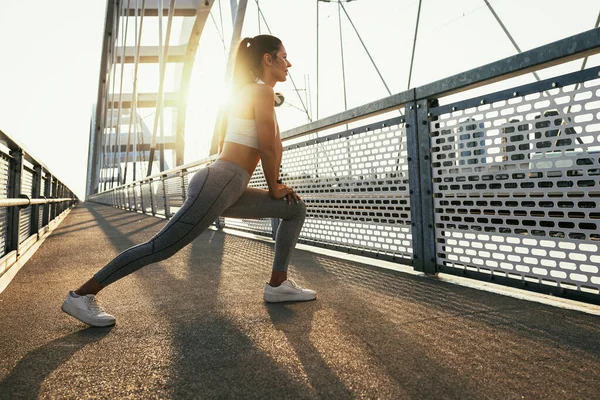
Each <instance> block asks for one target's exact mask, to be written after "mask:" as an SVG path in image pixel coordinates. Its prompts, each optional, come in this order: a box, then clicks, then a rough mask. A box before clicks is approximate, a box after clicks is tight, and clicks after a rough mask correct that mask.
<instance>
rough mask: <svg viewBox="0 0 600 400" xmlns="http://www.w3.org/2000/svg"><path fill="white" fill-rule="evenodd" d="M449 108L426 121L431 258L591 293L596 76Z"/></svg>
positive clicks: (598, 146)
mask: <svg viewBox="0 0 600 400" xmlns="http://www.w3.org/2000/svg"><path fill="white" fill-rule="evenodd" d="M594 76H598V75H597V74H596V75H594ZM554 86H557V85H556V84H555V85H554ZM451 109H454V111H449V112H445V113H443V114H441V115H439V119H438V120H437V121H434V122H431V124H430V127H431V152H432V169H433V175H432V176H433V181H434V182H433V187H434V207H435V221H436V230H435V231H436V242H437V244H436V251H437V262H438V264H440V265H442V266H443V267H446V268H452V269H464V270H472V271H477V272H483V273H487V274H493V275H499V276H503V277H507V278H515V279H520V280H525V281H532V282H536V283H540V284H546V285H552V286H556V287H561V288H568V289H575V290H580V291H586V292H591V293H596V294H597V293H599V291H600V274H599V267H600V255H599V254H600V252H599V251H598V247H599V245H600V229H599V228H600V200H599V199H600V187H599V186H600V79H591V80H588V81H586V82H584V83H583V84H575V83H574V84H570V85H566V86H564V87H554V88H551V89H548V90H545V91H544V90H540V91H537V92H535V93H531V94H528V95H523V96H521V95H519V93H518V92H517V91H515V92H513V93H512V96H510V98H509V97H505V98H504V99H501V100H498V101H495V102H494V103H491V104H482V105H478V106H474V107H470V108H465V109H458V110H457V107H451Z"/></svg>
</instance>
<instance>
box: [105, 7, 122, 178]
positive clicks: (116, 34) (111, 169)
mask: <svg viewBox="0 0 600 400" xmlns="http://www.w3.org/2000/svg"><path fill="white" fill-rule="evenodd" d="M119 18H121V9H120V8H118V9H117V17H116V18H115V24H116V32H113V33H114V38H115V39H114V41H115V45H114V46H113V54H112V70H113V72H112V76H113V78H112V82H111V83H112V95H111V98H110V131H111V133H112V129H113V126H114V122H113V118H114V111H113V110H114V108H115V105H114V97H115V82H116V79H115V76H116V75H117V62H116V56H115V54H116V52H117V48H118V45H119V33H120V32H119V31H120V29H119V27H120V25H121V24H119ZM107 153H108V154H107V157H108V164H107V165H108V166H109V170H108V171H107V173H108V175H109V176H107V177H106V180H105V188H106V187H109V188H110V189H112V176H113V175H114V172H115V170H114V158H113V157H112V155H113V152H112V142H111V140H110V135H109V137H108V149H107ZM109 178H111V184H110V186H109V185H108V179H109Z"/></svg>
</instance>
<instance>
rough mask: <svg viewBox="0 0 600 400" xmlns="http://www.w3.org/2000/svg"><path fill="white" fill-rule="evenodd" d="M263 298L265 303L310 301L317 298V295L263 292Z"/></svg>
mask: <svg viewBox="0 0 600 400" xmlns="http://www.w3.org/2000/svg"><path fill="white" fill-rule="evenodd" d="M264 299H265V301H266V302H267V303H285V302H292V301H294V302H298V301H312V300H316V299H317V295H316V294H315V295H313V296H310V297H307V296H306V295H289V294H265V295H264Z"/></svg>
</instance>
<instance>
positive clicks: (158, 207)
mask: <svg viewBox="0 0 600 400" xmlns="http://www.w3.org/2000/svg"><path fill="white" fill-rule="evenodd" d="M151 186H152V199H153V200H154V211H155V212H156V213H157V214H159V215H165V191H164V189H163V183H162V181H161V180H160V178H158V179H155V180H153V181H152V184H151Z"/></svg>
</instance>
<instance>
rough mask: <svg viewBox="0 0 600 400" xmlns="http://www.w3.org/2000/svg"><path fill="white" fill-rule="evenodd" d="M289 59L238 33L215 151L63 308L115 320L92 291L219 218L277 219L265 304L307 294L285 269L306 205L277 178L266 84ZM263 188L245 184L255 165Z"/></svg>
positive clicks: (96, 322)
mask: <svg viewBox="0 0 600 400" xmlns="http://www.w3.org/2000/svg"><path fill="white" fill-rule="evenodd" d="M291 66H292V64H290V62H289V61H288V60H287V53H286V51H285V47H284V46H283V44H282V43H281V40H279V39H278V38H276V37H274V36H270V35H259V36H256V37H254V38H245V39H244V40H242V42H241V43H240V45H239V47H238V50H237V55H236V61H235V67H234V72H233V85H232V96H231V101H230V105H229V108H228V111H227V113H226V115H227V119H226V121H227V128H226V129H225V130H224V132H225V134H224V136H222V137H221V139H220V143H219V157H218V159H217V160H216V161H215V162H214V163H212V164H211V165H209V166H208V167H206V168H204V169H202V170H200V171H198V172H197V173H196V174H195V175H194V176H193V177H192V179H191V180H190V183H189V187H188V195H187V199H186V200H185V203H184V204H183V207H181V209H180V210H179V211H178V212H177V213H176V214H175V215H174V216H173V217H172V218H171V220H169V222H168V223H167V224H166V225H165V226H164V227H163V228H162V229H161V230H160V232H158V233H157V234H156V235H154V237H152V238H151V239H150V240H149V241H148V242H146V243H142V244H139V245H137V246H134V247H131V248H129V249H127V250H125V251H124V252H122V253H121V254H119V255H118V256H117V257H116V258H114V259H113V260H112V261H111V262H109V263H108V264H107V265H106V266H105V267H104V268H102V269H101V270H100V271H98V272H97V273H96V274H95V275H94V277H93V278H91V279H90V280H88V281H87V282H86V283H84V284H83V285H82V286H81V287H80V288H79V289H77V290H75V291H71V292H69V294H68V295H67V298H66V300H65V301H64V303H63V305H62V310H63V311H64V312H66V313H67V314H69V315H71V316H73V317H75V318H77V319H79V320H80V321H82V322H85V323H86V324H88V325H91V326H98V327H100V326H110V325H114V323H115V318H114V317H113V316H112V315H109V314H107V313H106V312H104V310H103V309H102V307H101V306H100V305H99V304H98V302H97V300H96V294H97V293H98V292H99V291H100V290H102V289H103V288H105V287H106V286H108V285H110V284H111V283H113V282H115V281H117V280H119V279H121V278H123V277H125V276H127V275H129V274H131V273H132V272H134V271H137V270H138V269H140V268H142V267H144V266H146V265H148V264H151V263H155V262H158V261H162V260H165V259H167V258H169V257H171V256H172V255H173V254H175V253H176V252H178V251H179V250H181V249H182V248H183V247H184V246H186V245H187V244H189V243H191V242H192V241H193V240H194V239H195V238H196V237H198V235H200V234H201V233H202V232H204V231H205V230H206V229H207V228H208V227H209V226H210V225H211V224H212V223H213V222H214V221H215V220H216V219H217V218H218V217H219V216H224V217H232V218H269V217H272V218H281V219H282V220H283V221H282V222H281V224H280V225H279V229H278V231H277V236H276V241H275V258H274V260H273V271H272V273H271V279H270V281H269V283H266V284H265V287H264V300H265V301H267V302H282V301H306V300H314V299H315V298H316V293H315V292H314V291H313V290H309V289H303V288H301V287H299V286H298V285H297V284H295V283H294V282H293V281H292V280H289V279H287V267H288V263H289V260H290V254H291V252H292V249H293V248H294V246H295V245H296V242H297V240H298V236H299V235H300V230H301V229H302V224H303V223H304V217H305V214H306V206H305V204H304V202H303V201H302V200H301V199H300V197H299V196H298V195H297V194H296V193H295V192H294V190H293V189H292V188H290V187H289V186H286V185H285V184H282V183H280V182H281V181H280V180H279V166H280V164H281V154H282V145H281V137H280V132H279V126H278V125H277V120H276V117H275V108H274V103H275V94H274V92H273V87H274V86H275V84H276V83H277V82H284V81H285V80H286V76H287V70H288V68H290V67H291ZM259 161H261V162H262V168H263V171H264V175H265V178H266V180H267V185H268V187H269V190H261V189H255V188H248V187H247V185H248V182H249V181H250V177H251V176H252V173H253V172H254V169H255V168H256V166H257V165H258V162H259Z"/></svg>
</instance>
